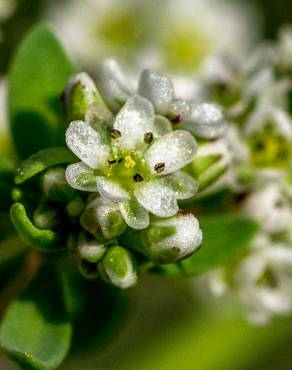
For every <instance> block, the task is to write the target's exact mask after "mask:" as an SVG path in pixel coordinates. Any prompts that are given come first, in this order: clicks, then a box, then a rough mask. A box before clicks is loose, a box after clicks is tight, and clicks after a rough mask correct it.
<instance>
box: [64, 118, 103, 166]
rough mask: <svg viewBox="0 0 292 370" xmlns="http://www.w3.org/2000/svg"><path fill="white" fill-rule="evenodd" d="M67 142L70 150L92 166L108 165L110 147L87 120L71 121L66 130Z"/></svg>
mask: <svg viewBox="0 0 292 370" xmlns="http://www.w3.org/2000/svg"><path fill="white" fill-rule="evenodd" d="M66 143H67V145H68V147H69V149H70V150H72V152H73V153H74V154H75V155H76V156H77V157H78V158H80V159H81V160H82V161H83V162H84V163H86V164H87V165H88V166H89V167H92V168H101V167H103V166H105V165H106V163H107V160H108V158H109V152H110V148H109V146H108V145H106V144H105V143H103V142H102V137H101V136H100V135H99V134H98V133H97V132H96V131H95V130H94V129H93V128H92V127H91V126H90V125H89V124H88V123H86V122H83V121H74V122H71V123H70V125H69V127H68V129H67V131H66Z"/></svg>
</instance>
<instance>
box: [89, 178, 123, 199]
mask: <svg viewBox="0 0 292 370" xmlns="http://www.w3.org/2000/svg"><path fill="white" fill-rule="evenodd" d="M96 186H97V190H98V192H99V193H100V195H101V196H103V197H105V198H108V199H110V200H112V201H114V202H122V201H125V200H128V199H129V194H128V192H127V191H126V190H124V189H123V188H122V187H121V186H120V185H119V184H117V183H116V182H113V181H111V180H107V179H106V178H105V177H103V176H97V177H96Z"/></svg>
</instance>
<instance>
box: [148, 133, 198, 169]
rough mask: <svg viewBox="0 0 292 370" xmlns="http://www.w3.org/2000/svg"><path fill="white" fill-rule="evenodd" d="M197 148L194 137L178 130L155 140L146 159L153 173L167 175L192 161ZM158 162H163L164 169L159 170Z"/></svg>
mask: <svg viewBox="0 0 292 370" xmlns="http://www.w3.org/2000/svg"><path fill="white" fill-rule="evenodd" d="M196 150H197V143H196V140H195V139H194V137H193V136H192V135H191V134H190V133H189V132H187V131H183V130H176V131H172V132H169V133H167V134H166V135H164V136H163V137H162V138H161V139H159V140H157V141H155V142H154V144H153V145H152V146H151V147H150V148H149V149H148V150H147V152H146V154H145V159H146V161H147V163H148V165H149V167H150V169H151V171H152V172H153V173H157V172H158V173H159V174H160V175H166V174H168V173H172V172H175V171H177V170H179V169H180V168H182V167H184V166H185V165H187V164H188V163H190V162H191V161H192V160H193V159H194V156H195V153H196ZM158 164H161V168H162V170H159V171H157V165H158ZM162 165H163V166H162Z"/></svg>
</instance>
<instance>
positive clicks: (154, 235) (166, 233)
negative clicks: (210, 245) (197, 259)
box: [122, 211, 202, 264]
mask: <svg viewBox="0 0 292 370" xmlns="http://www.w3.org/2000/svg"><path fill="white" fill-rule="evenodd" d="M122 238H123V242H124V243H125V245H127V246H129V247H130V248H132V249H135V250H137V251H138V252H140V253H142V254H144V255H145V256H146V257H148V258H149V259H150V260H151V261H152V262H154V263H156V264H167V263H174V262H176V261H179V260H181V259H183V258H185V257H187V256H189V255H190V254H192V253H194V252H195V251H196V250H198V249H199V247H200V245H201V243H202V231H201V229H200V227H199V222H198V220H197V219H196V218H195V217H194V216H193V215H192V214H191V213H188V212H184V211H180V212H179V213H178V214H177V215H175V216H173V217H170V218H158V217H157V218H152V220H151V223H150V226H149V227H148V228H147V229H144V230H139V231H136V232H135V233H133V232H132V230H130V231H126V233H125V234H124V235H123V236H122Z"/></svg>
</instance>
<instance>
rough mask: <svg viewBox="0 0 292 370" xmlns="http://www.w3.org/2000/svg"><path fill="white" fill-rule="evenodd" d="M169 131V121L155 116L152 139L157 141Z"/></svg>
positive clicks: (170, 128) (170, 129)
mask: <svg viewBox="0 0 292 370" xmlns="http://www.w3.org/2000/svg"><path fill="white" fill-rule="evenodd" d="M170 131H172V127H171V123H170V121H169V120H168V119H167V118H165V117H163V116H155V121H154V128H153V134H154V138H155V139H157V138H159V137H161V136H163V135H165V134H167V133H168V132H170Z"/></svg>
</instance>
